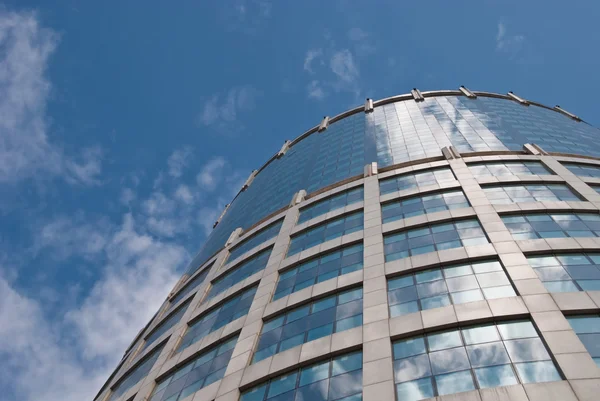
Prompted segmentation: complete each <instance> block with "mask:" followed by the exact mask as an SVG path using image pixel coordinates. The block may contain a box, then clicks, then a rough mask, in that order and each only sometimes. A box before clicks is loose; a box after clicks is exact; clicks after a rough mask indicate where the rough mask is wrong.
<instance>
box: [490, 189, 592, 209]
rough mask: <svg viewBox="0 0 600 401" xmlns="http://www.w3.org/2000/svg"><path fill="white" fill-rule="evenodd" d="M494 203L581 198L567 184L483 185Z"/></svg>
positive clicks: (575, 199) (573, 199)
mask: <svg viewBox="0 0 600 401" xmlns="http://www.w3.org/2000/svg"><path fill="white" fill-rule="evenodd" d="M482 189H483V192H485V195H486V196H487V198H488V199H489V200H490V202H491V203H492V204H494V205H499V204H510V203H518V202H542V201H580V200H581V198H580V197H579V196H578V195H577V194H575V193H574V192H573V191H572V190H571V189H570V188H569V187H568V186H566V185H565V184H547V185H543V184H541V185H538V184H527V185H504V186H493V187H483V188H482Z"/></svg>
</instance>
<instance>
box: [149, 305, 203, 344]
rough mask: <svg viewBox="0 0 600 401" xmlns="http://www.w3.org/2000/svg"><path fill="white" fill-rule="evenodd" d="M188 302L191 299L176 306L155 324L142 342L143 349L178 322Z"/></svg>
mask: <svg viewBox="0 0 600 401" xmlns="http://www.w3.org/2000/svg"><path fill="white" fill-rule="evenodd" d="M190 302H192V300H191V299H190V300H189V301H187V302H186V303H185V304H183V305H181V306H180V307H179V308H177V310H176V311H175V312H173V313H172V314H171V315H170V316H169V317H167V318H166V319H164V320H163V321H162V322H161V323H160V324H159V325H158V326H156V328H155V329H154V330H152V332H151V333H150V334H149V335H148V337H146V340H145V341H146V343H145V344H144V348H143V349H146V348H148V346H149V345H150V344H152V343H153V342H154V341H156V340H158V338H159V337H160V336H162V335H163V334H165V333H166V332H167V331H169V329H170V328H171V327H173V326H175V325H176V324H177V323H179V321H180V320H181V318H182V317H183V315H184V314H185V312H186V311H187V308H188V306H190Z"/></svg>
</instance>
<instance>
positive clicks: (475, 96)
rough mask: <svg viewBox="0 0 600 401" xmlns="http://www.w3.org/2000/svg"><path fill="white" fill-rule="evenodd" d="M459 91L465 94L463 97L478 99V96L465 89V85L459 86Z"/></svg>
mask: <svg viewBox="0 0 600 401" xmlns="http://www.w3.org/2000/svg"><path fill="white" fill-rule="evenodd" d="M458 90H460V91H461V92H462V93H463V95H465V96H466V97H468V98H469V99H477V95H476V94H474V93H473V92H471V91H470V90H468V89H467V88H465V87H464V86H463V85H461V86H459V87H458Z"/></svg>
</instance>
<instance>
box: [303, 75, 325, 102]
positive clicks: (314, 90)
mask: <svg viewBox="0 0 600 401" xmlns="http://www.w3.org/2000/svg"><path fill="white" fill-rule="evenodd" d="M306 90H307V91H308V97H309V98H314V99H319V100H321V99H323V98H325V91H324V90H323V87H322V86H321V84H320V83H319V81H317V80H316V79H315V80H313V81H311V82H310V83H309V84H308V86H307V87H306Z"/></svg>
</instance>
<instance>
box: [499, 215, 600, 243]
mask: <svg viewBox="0 0 600 401" xmlns="http://www.w3.org/2000/svg"><path fill="white" fill-rule="evenodd" d="M502 221H503V222H504V224H505V225H506V228H508V231H510V232H511V234H512V236H513V238H514V239H516V240H522V239H535V238H567V237H598V236H600V234H599V233H600V215H599V214H596V213H532V214H520V215H508V216H502Z"/></svg>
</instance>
